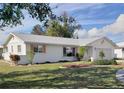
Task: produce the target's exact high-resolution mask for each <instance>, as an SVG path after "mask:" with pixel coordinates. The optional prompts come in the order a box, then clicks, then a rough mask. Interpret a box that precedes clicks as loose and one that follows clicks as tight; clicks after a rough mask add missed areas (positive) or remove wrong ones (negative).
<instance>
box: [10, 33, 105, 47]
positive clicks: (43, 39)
mask: <svg viewBox="0 0 124 93" xmlns="http://www.w3.org/2000/svg"><path fill="white" fill-rule="evenodd" d="M11 34H12V35H15V36H17V37H19V38H20V39H22V40H23V41H24V42H27V43H44V44H57V45H75V46H86V45H87V44H89V43H92V42H93V41H95V40H98V39H101V38H103V37H94V38H87V39H72V38H62V37H52V36H43V35H32V34H19V33H11Z"/></svg>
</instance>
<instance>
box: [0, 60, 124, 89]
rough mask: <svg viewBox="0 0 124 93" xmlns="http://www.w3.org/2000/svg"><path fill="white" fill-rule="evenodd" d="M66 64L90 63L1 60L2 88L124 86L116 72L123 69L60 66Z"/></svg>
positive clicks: (0, 85)
mask: <svg viewBox="0 0 124 93" xmlns="http://www.w3.org/2000/svg"><path fill="white" fill-rule="evenodd" d="M65 64H87V63H86V62H67V63H54V64H39V65H32V66H10V65H8V64H7V63H5V62H3V61H0V88H14V89H15V88H19V89H20V88H21V89H22V88H23V89H25V88H33V89H34V88H38V89H39V88H61V89H62V88H69V89H70V88H124V84H123V83H121V82H119V81H118V80H117V79H116V76H115V75H116V71H117V70H119V69H123V68H119V67H92V68H59V67H60V66H62V65H65ZM88 64H90V63H88Z"/></svg>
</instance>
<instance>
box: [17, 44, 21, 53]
mask: <svg viewBox="0 0 124 93" xmlns="http://www.w3.org/2000/svg"><path fill="white" fill-rule="evenodd" d="M19 49H20V51H19ZM17 51H18V53H20V52H21V51H22V49H21V45H17Z"/></svg>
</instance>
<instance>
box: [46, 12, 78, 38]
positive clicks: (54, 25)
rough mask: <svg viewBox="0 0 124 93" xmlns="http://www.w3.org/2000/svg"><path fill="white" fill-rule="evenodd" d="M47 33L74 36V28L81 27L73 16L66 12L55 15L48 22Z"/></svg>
mask: <svg viewBox="0 0 124 93" xmlns="http://www.w3.org/2000/svg"><path fill="white" fill-rule="evenodd" d="M48 23H49V24H48V27H47V30H46V35H50V36H59V37H68V38H71V37H73V32H74V30H75V29H76V28H77V27H79V26H78V24H76V20H75V19H74V18H73V17H70V16H68V15H67V13H66V12H64V13H63V14H62V15H61V16H59V17H57V16H54V17H53V18H52V19H51V20H49V22H48Z"/></svg>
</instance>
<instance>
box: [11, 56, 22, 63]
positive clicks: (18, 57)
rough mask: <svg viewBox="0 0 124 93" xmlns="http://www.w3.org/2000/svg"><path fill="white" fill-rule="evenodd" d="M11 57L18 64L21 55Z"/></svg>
mask: <svg viewBox="0 0 124 93" xmlns="http://www.w3.org/2000/svg"><path fill="white" fill-rule="evenodd" d="M10 59H11V60H12V61H13V62H14V64H18V61H19V60H20V56H19V55H10Z"/></svg>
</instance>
